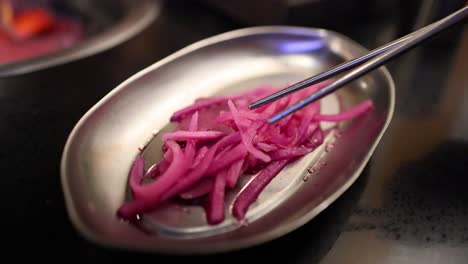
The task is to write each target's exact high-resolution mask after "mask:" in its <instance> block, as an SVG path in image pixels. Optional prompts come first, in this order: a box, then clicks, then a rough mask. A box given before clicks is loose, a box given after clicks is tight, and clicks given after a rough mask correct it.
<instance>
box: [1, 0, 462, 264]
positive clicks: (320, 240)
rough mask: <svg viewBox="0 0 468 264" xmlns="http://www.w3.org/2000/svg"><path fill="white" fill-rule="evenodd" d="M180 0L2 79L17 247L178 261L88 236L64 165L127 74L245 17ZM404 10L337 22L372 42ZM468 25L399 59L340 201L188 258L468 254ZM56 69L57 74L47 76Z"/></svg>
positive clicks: (84, 257)
mask: <svg viewBox="0 0 468 264" xmlns="http://www.w3.org/2000/svg"><path fill="white" fill-rule="evenodd" d="M181 2H182V1H172V2H171V3H170V4H167V5H166V6H165V7H164V9H163V10H162V12H161V15H160V17H159V18H157V19H156V21H155V22H154V23H153V24H152V25H151V26H150V27H149V28H147V29H146V30H145V31H144V32H142V33H141V34H139V35H138V36H137V37H135V38H134V39H132V40H130V41H128V42H126V43H124V44H123V45H121V46H120V47H117V48H114V49H111V50H109V51H106V52H103V53H101V54H99V55H97V56H95V57H91V58H87V59H83V60H80V61H77V62H75V63H72V64H70V65H65V66H62V67H59V68H55V69H50V70H45V71H43V72H41V73H33V74H28V75H26V76H23V77H21V78H18V77H12V78H6V79H0V144H1V146H2V148H1V151H0V166H1V168H2V170H3V172H4V175H3V177H4V182H3V184H2V186H3V192H2V195H3V197H2V198H3V199H2V200H3V201H5V202H4V203H3V205H2V208H3V210H2V211H3V212H2V213H3V217H2V219H3V223H4V224H3V225H2V226H3V227H4V228H5V229H6V236H2V237H3V238H4V242H5V243H6V244H7V246H8V247H7V253H8V252H16V251H18V252H22V253H20V254H16V255H15V257H16V258H21V257H22V256H26V255H31V256H37V257H38V258H39V257H41V258H42V257H46V258H47V260H50V259H52V258H56V256H57V255H56V252H57V251H58V249H59V248H60V250H59V251H61V252H63V253H65V254H66V255H67V256H68V258H67V259H68V260H70V261H77V262H94V261H95V262H97V261H107V260H110V261H113V260H115V259H123V260H128V261H141V260H149V261H168V260H172V257H168V256H159V255H150V254H140V253H135V252H124V251H117V250H113V249H107V248H102V247H100V246H96V245H95V244H92V243H89V242H88V241H86V240H84V239H82V238H81V236H79V235H78V234H77V232H76V231H75V229H74V228H73V227H72V226H71V224H70V222H69V220H68V216H67V214H66V210H65V205H64V202H63V195H62V191H61V185H60V174H59V166H60V158H61V154H62V150H63V147H64V144H65V141H66V138H67V136H68V133H69V132H70V131H71V129H72V128H73V126H74V125H75V123H76V122H77V121H78V119H79V118H80V117H81V116H82V115H83V114H84V112H85V111H86V110H87V109H89V108H90V107H91V106H92V105H93V104H94V103H95V102H97V101H98V100H99V99H100V98H101V97H103V96H104V95H105V94H107V93H108V92H109V91H110V90H111V89H113V88H114V87H115V86H116V85H118V84H119V83H120V82H122V81H123V80H125V79H126V78H127V77H129V76H130V75H132V74H133V73H135V72H137V71H138V70H141V69H143V68H144V67H146V66H148V65H150V64H152V63H154V62H155V61H157V60H159V59H161V58H163V57H164V56H167V55H168V54H170V53H172V52H174V51H176V50H178V49H180V48H182V47H184V46H186V45H188V44H190V43H193V42H195V41H197V40H200V39H203V38H205V37H209V36H212V35H215V34H218V33H221V32H225V31H228V30H231V29H236V28H240V27H244V26H246V25H243V24H241V23H239V22H236V21H235V20H232V19H230V18H228V17H225V16H223V15H220V14H218V13H217V12H216V11H215V10H214V9H208V8H206V7H204V6H201V5H199V4H196V3H194V2H191V1H185V2H184V3H183V4H182V3H181ZM403 13H404V12H401V13H400V17H398V16H395V15H390V16H382V15H381V14H380V13H379V14H374V15H371V16H365V17H364V16H363V17H361V18H360V19H357V20H356V21H355V23H344V22H343V23H341V24H339V23H338V24H333V25H332V24H330V27H331V28H332V29H335V30H337V31H340V32H343V33H344V34H346V35H348V36H350V37H351V38H353V39H355V40H357V41H359V42H361V43H362V44H363V45H364V46H366V47H368V48H373V47H376V46H378V45H380V44H383V43H385V42H387V41H389V40H390V39H393V38H395V37H397V36H399V35H401V34H403V33H406V32H407V31H408V30H409V29H410V28H411V27H412V26H414V23H413V24H412V23H409V22H408V23H407V22H404V21H406V20H407V17H404V16H403V15H402V14H403ZM405 19H406V20H405ZM410 21H411V20H410ZM317 23H318V22H317ZM323 23H324V24H323V25H320V26H323V27H326V26H327V23H326V22H323ZM291 24H301V23H299V22H297V21H295V22H294V23H291ZM462 29H463V28H458V29H454V30H451V31H449V32H446V33H443V34H442V35H440V38H439V39H437V40H434V41H432V42H430V43H428V45H425V46H423V47H421V48H419V49H418V50H416V51H413V52H411V53H409V54H407V55H404V56H402V57H401V58H399V59H397V60H396V61H394V62H392V63H391V64H389V69H390V71H391V73H392V75H393V77H394V79H395V82H396V86H397V101H396V110H395V115H394V118H393V121H392V123H391V125H390V127H389V129H388V132H387V133H386V134H385V136H384V138H383V140H382V142H381V144H380V145H379V147H378V148H377V151H376V153H375V155H374V156H373V158H372V160H371V162H370V163H369V165H368V166H367V168H366V170H365V171H364V173H363V174H362V176H361V177H360V178H359V179H358V181H357V182H356V183H355V184H353V185H352V187H351V188H350V189H349V190H348V191H347V192H345V194H344V195H343V196H341V197H340V198H339V199H338V200H337V201H336V202H335V203H334V204H332V206H330V207H329V208H328V209H327V210H325V211H324V212H323V213H322V214H320V215H319V216H318V217H317V218H315V219H314V220H312V221H311V222H310V223H308V224H306V225H305V226H303V227H302V228H300V229H298V230H296V231H294V232H292V233H290V234H288V235H286V236H284V237H282V238H280V239H277V240H275V241H273V242H270V243H266V244H264V245H261V246H258V247H254V248H251V249H248V250H243V251H239V252H234V253H229V254H221V255H215V256H207V257H197V258H190V259H187V258H182V259H183V260H190V261H193V260H204V261H208V262H215V261H216V262H223V263H224V262H238V261H245V260H248V259H249V257H252V256H255V257H258V256H261V258H262V259H263V260H265V261H271V260H274V261H277V262H283V263H284V262H287V263H318V262H320V263H441V262H443V263H467V262H468V251H467V249H468V221H467V220H468V207H466V204H467V203H468V193H467V192H466V191H465V190H466V186H467V184H468V178H467V177H466V174H467V169H468V165H467V164H468V163H465V161H466V160H467V159H468V144H467V140H468V125H467V123H465V122H466V121H467V120H468V105H467V104H464V102H466V101H468V93H467V92H468V78H467V75H466V73H467V72H468V30H467V29H466V27H465V30H464V31H463V30H462ZM51 73H53V74H54V76H55V77H54V79H50V78H45V77H43V76H44V75H47V74H51ZM28 252H31V254H28Z"/></svg>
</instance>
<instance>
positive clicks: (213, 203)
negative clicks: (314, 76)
mask: <svg viewBox="0 0 468 264" xmlns="http://www.w3.org/2000/svg"><path fill="white" fill-rule="evenodd" d="M326 84H327V82H323V83H320V84H316V85H313V86H311V87H308V88H307V89H303V90H301V91H299V92H296V93H293V94H291V95H288V96H286V97H283V98H281V99H279V100H277V101H275V102H273V103H270V104H267V105H264V106H262V107H259V108H257V109H254V110H250V109H249V108H248V104H249V103H250V102H252V101H255V100H257V99H259V98H261V97H264V96H266V95H269V94H271V93H273V92H275V91H277V90H278V88H277V87H272V86H262V87H258V88H256V89H254V90H252V91H248V92H244V93H240V94H237V95H233V96H217V97H212V98H200V99H198V100H196V101H195V102H194V103H193V104H192V105H190V106H187V107H185V108H183V109H180V110H179V111H177V112H175V113H174V114H173V115H172V117H171V122H173V123H175V125H176V127H175V129H174V130H173V131H171V132H168V133H165V134H163V135H162V140H163V148H162V151H163V153H164V155H163V158H162V159H161V160H160V161H159V162H158V163H157V164H155V165H154V166H152V167H150V169H148V170H147V171H145V170H144V167H145V164H144V162H145V161H144V159H143V158H142V157H141V156H140V155H138V156H137V158H136V160H135V162H134V163H133V166H132V168H131V171H130V175H129V186H130V189H131V194H132V199H131V200H129V201H126V202H124V203H123V204H122V205H121V207H120V208H119V209H118V211H117V215H118V216H119V217H120V218H123V219H126V220H134V219H136V218H137V216H138V215H140V214H143V213H146V212H150V211H152V210H157V209H158V206H160V205H162V204H163V203H164V202H167V201H169V200H172V199H184V200H197V201H200V200H201V201H204V202H203V203H202V204H203V205H204V208H205V212H206V219H207V222H208V223H209V224H213V225H214V224H219V223H221V222H222V221H223V220H224V219H225V211H226V204H225V201H224V198H225V195H226V192H229V191H231V190H232V189H233V188H235V187H236V185H237V184H238V182H239V179H240V177H243V176H245V175H248V174H252V172H255V175H254V176H253V179H252V180H251V181H249V182H248V184H247V186H246V187H245V188H243V189H242V191H241V192H240V193H239V194H238V195H237V196H236V198H235V200H234V203H233V205H232V211H231V212H230V213H231V214H232V215H233V216H234V217H235V218H236V219H238V220H239V221H243V220H244V219H245V216H246V213H247V211H248V209H249V207H250V205H251V204H252V203H254V202H255V201H256V200H257V198H258V196H259V195H260V194H261V192H262V190H263V189H264V188H265V187H266V186H267V185H268V184H269V183H270V182H271V180H272V179H273V178H274V177H275V176H276V175H277V174H278V173H279V172H280V171H281V170H282V169H283V168H284V167H285V166H287V165H288V164H290V163H291V162H293V161H295V160H297V159H299V158H301V157H303V156H304V155H306V154H308V153H310V152H312V151H314V150H315V149H316V148H317V147H319V146H320V145H321V144H323V141H324V134H325V133H326V131H324V130H323V129H322V127H321V125H320V124H321V122H324V121H326V122H335V123H338V122H341V121H347V120H351V119H353V118H356V117H358V116H360V115H363V114H365V113H366V112H368V111H369V110H371V109H372V107H373V104H372V101H370V100H365V101H363V102H362V103H360V104H358V105H357V106H355V107H353V108H351V109H349V110H346V111H342V112H340V113H337V114H332V115H330V114H323V113H321V107H320V103H321V101H317V102H315V103H312V104H310V105H308V106H306V107H304V108H303V109H301V110H299V111H297V112H295V113H294V114H291V115H289V116H287V117H285V118H283V119H282V120H280V121H278V122H276V123H273V124H269V123H268V122H267V119H268V118H269V117H270V116H271V115H273V114H274V113H277V112H278V111H281V110H283V109H286V108H287V107H289V106H291V105H293V104H295V103H296V102H298V101H299V100H301V99H302V98H304V97H305V96H307V95H309V94H310V93H312V92H314V91H316V90H318V89H320V88H322V87H324V86H325V85H326Z"/></svg>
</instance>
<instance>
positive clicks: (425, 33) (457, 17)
mask: <svg viewBox="0 0 468 264" xmlns="http://www.w3.org/2000/svg"><path fill="white" fill-rule="evenodd" d="M467 17H468V6H465V7H463V8H461V9H460V10H458V11H456V12H454V13H452V14H451V15H449V16H447V17H445V18H443V19H441V20H439V21H437V22H434V23H432V24H430V25H428V26H426V27H424V28H422V29H419V30H418V31H415V32H413V33H411V34H408V35H406V36H404V37H402V38H399V39H397V40H394V41H392V42H390V43H388V44H386V45H384V46H382V47H379V48H377V49H375V50H373V51H371V52H369V53H367V54H365V55H364V56H362V57H359V58H356V59H353V60H351V61H348V62H345V63H343V64H340V65H338V66H337V67H335V68H333V69H331V70H329V71H326V72H323V73H320V74H318V75H315V76H312V77H310V78H308V79H305V80H303V81H300V82H298V83H296V84H293V85H291V86H289V87H287V88H285V89H283V90H280V91H278V92H276V93H274V94H271V95H269V96H266V97H264V98H262V99H259V100H257V101H255V102H253V103H251V104H250V105H249V108H250V109H255V108H257V107H260V106H262V105H265V104H267V103H270V102H273V101H276V100H278V99H280V98H281V97H283V96H286V95H288V94H291V93H293V92H295V91H298V90H300V89H304V88H306V87H309V86H311V85H313V84H316V83H319V82H321V81H324V80H326V79H328V78H330V77H333V76H336V75H337V74H340V73H342V72H344V71H346V70H350V69H352V68H355V69H354V70H352V71H351V72H349V73H348V74H346V75H344V76H343V77H341V78H339V79H338V80H336V81H335V82H333V83H331V84H329V85H327V86H326V87H324V88H322V89H321V90H319V91H317V92H315V93H313V94H311V95H309V96H308V97H306V98H304V99H303V100H301V101H299V102H298V103H296V104H295V105H293V106H291V107H289V108H287V109H285V110H283V111H281V112H279V113H277V114H276V115H274V116H272V117H271V118H269V119H268V122H269V123H274V122H276V121H278V120H280V119H282V118H283V117H285V116H287V115H290V114H292V113H294V112H296V111H298V110H299V109H301V108H303V107H305V106H306V105H308V104H310V103H312V102H315V101H316V100H319V99H321V98H322V97H324V96H326V95H328V94H330V93H333V92H334V91H336V90H337V89H339V88H341V87H343V86H344V85H346V84H348V83H349V82H351V81H354V80H355V79H357V78H359V77H361V76H363V75H365V74H367V73H368V72H370V71H372V70H374V69H376V68H378V67H380V66H382V65H383V64H385V63H387V62H388V61H390V60H392V59H394V58H396V57H397V56H398V55H401V54H402V53H404V52H406V51H409V50H410V49H412V48H414V47H416V46H417V45H419V44H420V43H421V42H423V41H425V40H427V39H429V38H430V37H432V36H434V35H436V34H437V33H440V32H441V31H442V30H444V29H447V28H448V27H450V26H453V25H455V24H457V23H459V22H462V21H464V20H465V19H466V18H467Z"/></svg>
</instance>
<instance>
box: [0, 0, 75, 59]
mask: <svg viewBox="0 0 468 264" xmlns="http://www.w3.org/2000/svg"><path fill="white" fill-rule="evenodd" d="M15 3H16V2H11V1H8V0H1V1H0V14H1V16H0V20H1V21H0V64H2V63H11V62H16V61H19V60H24V59H30V58H34V57H37V56H40V55H46V54H48V53H52V52H56V51H59V50H62V49H65V48H69V47H71V46H73V45H75V44H76V43H78V42H79V41H80V40H82V39H83V36H84V31H83V28H82V25H81V24H80V23H79V22H78V21H76V20H75V19H73V18H71V17H65V16H61V15H58V14H56V13H55V12H53V11H52V10H51V9H49V8H47V7H46V6H43V5H34V6H29V5H28V6H19V5H14V4H15Z"/></svg>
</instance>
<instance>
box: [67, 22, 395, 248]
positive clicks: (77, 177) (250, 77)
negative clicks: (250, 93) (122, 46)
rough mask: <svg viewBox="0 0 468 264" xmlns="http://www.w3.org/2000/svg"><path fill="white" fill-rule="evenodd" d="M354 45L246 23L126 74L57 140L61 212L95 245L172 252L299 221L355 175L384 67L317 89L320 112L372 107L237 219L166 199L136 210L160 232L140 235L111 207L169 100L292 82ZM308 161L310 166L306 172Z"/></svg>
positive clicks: (381, 99)
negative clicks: (330, 89)
mask: <svg viewBox="0 0 468 264" xmlns="http://www.w3.org/2000/svg"><path fill="white" fill-rule="evenodd" d="M364 52H366V50H365V49H364V48H362V47H361V46H359V45H358V44H356V43H355V42H353V41H352V40H350V39H348V38H346V37H344V36H342V35H340V34H337V33H335V32H330V31H326V30H321V29H311V28H299V27H255V28H247V29H241V30H236V31H233V32H228V33H225V34H221V35H218V36H215V37H211V38H209V39H206V40H203V41H200V42H198V43H195V44H193V45H190V46H188V47H186V48H184V49H182V50H180V51H178V52H176V53H175V54H172V55H171V56H169V57H167V58H165V59H163V60H161V61H159V62H157V63H156V64H154V65H152V66H150V67H148V68H147V69H145V70H143V71H141V72H139V73H137V74H135V75H134V76H132V77H131V78H129V79H128V80H127V81H125V82H124V83H122V84H121V85H119V86H118V87H117V88H115V89H114V90H113V91H112V92H111V93H109V94H108V95H107V96H106V97H104V98H103V99H102V100H101V101H100V102H98V103H97V104H96V105H95V106H94V107H93V108H92V109H91V110H89V111H88V112H87V113H86V114H85V115H84V116H83V118H82V119H81V120H80V121H79V122H78V124H77V125H76V127H75V128H74V129H73V131H72V133H71V135H70V137H69V139H68V141H67V143H66V146H65V149H64V153H63V157H62V164H61V174H62V186H63V191H64V193H65V198H66V204H67V208H68V213H69V216H70V219H71V221H72V223H73V224H74V226H75V227H76V228H77V230H78V231H79V232H80V233H81V234H82V235H84V236H85V237H86V238H88V239H90V240H92V241H94V242H96V243H99V244H103V245H107V246H113V247H119V248H127V249H137V250H144V251H155V252H166V253H167V252H170V253H179V254H185V253H210V252H219V251H227V250H233V249H238V248H244V247H248V246H251V245H254V244H259V243H262V242H265V241H268V240H271V239H274V238H277V237H279V236H281V235H284V234H286V233H288V232H290V231H292V230H293V229H295V228H297V227H299V226H301V225H303V224H305V223H306V222H307V221H310V220H311V219H312V218H314V217H315V216H316V215H317V214H319V213H320V212H321V211H322V210H324V209H325V208H327V206H328V205H330V204H331V203H332V202H333V201H335V200H336V199H337V198H338V197H339V196H340V195H341V194H342V193H343V192H344V191H345V190H346V189H347V188H348V187H349V186H350V185H351V184H352V183H353V182H354V181H355V180H356V179H357V177H358V176H359V175H360V173H361V172H362V170H363V168H364V166H365V165H366V163H367V162H368V160H369V158H370V157H371V155H372V153H373V151H374V149H375V147H376V146H377V144H378V142H379V140H380V138H381V137H382V135H383V133H384V131H385V129H386V128H387V126H388V124H389V122H390V120H391V116H392V113H393V107H394V85H393V81H392V79H391V77H390V75H389V73H388V72H387V71H386V70H385V68H381V69H379V70H377V71H375V72H373V73H371V74H368V75H367V76H365V77H364V78H361V79H359V80H357V81H355V82H354V83H353V84H351V85H349V86H348V87H346V88H344V89H342V90H340V91H339V93H337V94H335V95H331V96H329V97H327V98H326V100H325V101H324V103H323V105H322V107H323V110H324V111H326V112H335V111H337V110H338V108H339V107H341V108H342V109H346V108H349V107H351V106H353V105H354V104H356V103H357V102H359V101H361V100H363V99H365V98H371V99H372V100H373V101H374V104H375V106H376V107H375V110H374V111H372V112H371V113H369V114H367V115H365V116H364V117H363V118H360V119H356V120H355V121H353V122H349V123H346V124H342V125H340V126H341V128H342V129H343V132H342V133H341V134H342V135H341V136H340V137H339V138H337V137H333V136H329V137H328V138H327V140H334V141H335V147H334V148H333V149H332V150H331V151H328V152H327V151H325V149H324V147H322V148H320V149H317V150H316V151H314V152H313V153H311V154H309V155H307V156H306V157H304V158H303V159H301V160H299V161H297V162H296V163H294V164H291V165H290V166H288V167H287V168H285V169H284V170H283V172H281V173H280V175H278V176H277V177H276V178H275V179H274V180H273V181H272V182H271V183H270V184H269V185H268V187H267V188H266V189H265V190H264V192H263V193H262V194H261V195H260V197H259V199H258V201H257V202H256V203H255V204H253V205H252V207H251V208H250V210H249V213H248V214H247V221H248V223H249V224H248V225H245V226H241V225H239V224H238V223H237V222H235V221H234V220H233V219H232V217H230V216H229V215H230V214H229V213H227V219H226V221H225V222H224V223H223V224H221V225H219V226H216V227H208V226H207V225H206V223H205V222H204V216H203V212H202V211H201V210H200V208H196V207H193V208H189V210H186V208H185V209H184V208H176V207H173V206H172V207H171V206H169V207H168V208H166V209H163V210H160V211H157V212H155V213H153V214H150V215H145V216H144V217H143V219H144V222H145V224H147V225H148V226H150V227H151V228H153V229H154V230H157V231H159V232H158V233H155V234H153V235H148V234H145V233H143V232H141V231H140V230H139V229H137V228H135V227H134V226H132V225H129V224H128V223H126V222H123V221H120V220H119V219H117V218H116V216H115V212H116V210H117V208H118V207H119V206H120V205H121V203H122V202H123V201H124V199H125V197H126V190H127V175H128V171H129V168H130V166H131V164H132V161H133V159H134V157H135V156H136V154H137V153H138V147H139V146H140V145H142V144H143V145H144V144H146V143H147V142H148V141H149V140H151V139H152V138H153V135H152V133H153V132H154V131H158V130H161V129H163V128H164V127H165V126H166V125H167V124H168V120H169V117H170V115H171V113H172V112H174V111H175V110H177V109H179V108H181V107H183V106H185V105H188V104H190V103H192V102H193V101H194V100H195V99H196V98H198V97H201V96H210V95H215V94H221V93H234V92H237V91H240V90H245V89H252V88H255V86H256V85H259V84H274V85H285V84H287V83H291V82H295V81H298V80H300V79H302V78H305V77H307V76H310V75H311V74H313V73H317V72H319V71H323V70H326V69H327V68H330V67H333V66H334V65H336V64H337V63H339V62H341V61H343V60H349V59H351V58H354V57H357V56H359V55H361V54H363V53H364ZM337 98H339V99H340V100H339V101H338V100H337ZM338 102H339V103H338ZM325 125H327V124H325ZM156 145H157V144H156ZM324 146H325V145H324ZM150 149H155V148H154V146H153V145H150V148H149V149H147V150H146V152H145V158H146V159H148V160H153V161H154V159H156V158H157V156H158V155H157V151H156V152H155V151H150ZM311 166H316V168H317V173H314V174H312V175H308V172H307V168H308V167H311ZM307 175H308V180H307V181H304V180H303V178H304V176H307ZM228 201H229V199H228Z"/></svg>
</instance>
